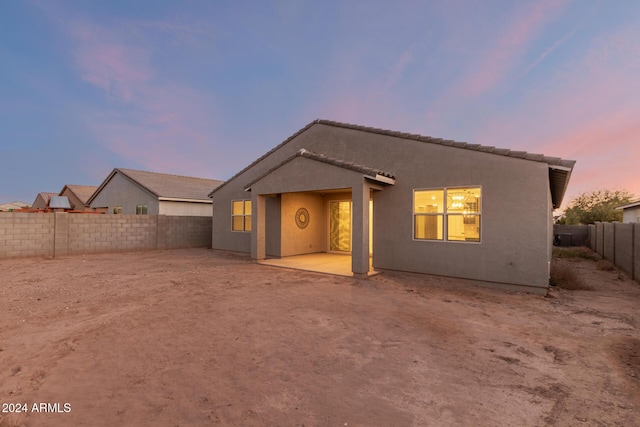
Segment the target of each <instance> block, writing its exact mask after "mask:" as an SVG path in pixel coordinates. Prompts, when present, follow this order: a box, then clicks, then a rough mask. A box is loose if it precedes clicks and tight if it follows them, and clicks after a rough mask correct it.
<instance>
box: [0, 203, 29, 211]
mask: <svg viewBox="0 0 640 427" xmlns="http://www.w3.org/2000/svg"><path fill="white" fill-rule="evenodd" d="M30 207H31V205H30V204H28V203H25V202H10V203H2V204H0V211H8V210H9V209H25V208H30Z"/></svg>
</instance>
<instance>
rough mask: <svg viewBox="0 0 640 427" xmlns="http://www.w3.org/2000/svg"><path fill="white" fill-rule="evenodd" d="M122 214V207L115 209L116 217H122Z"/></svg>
mask: <svg viewBox="0 0 640 427" xmlns="http://www.w3.org/2000/svg"><path fill="white" fill-rule="evenodd" d="M121 213H122V206H116V207H114V208H113V214H114V215H120V214H121Z"/></svg>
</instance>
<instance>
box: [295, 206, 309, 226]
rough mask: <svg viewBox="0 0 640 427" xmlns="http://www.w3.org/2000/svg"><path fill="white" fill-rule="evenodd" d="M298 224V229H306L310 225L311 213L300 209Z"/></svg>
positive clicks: (297, 215)
mask: <svg viewBox="0 0 640 427" xmlns="http://www.w3.org/2000/svg"><path fill="white" fill-rule="evenodd" d="M296 224H297V225H298V228H306V227H307V225H309V211H308V210H306V209H305V208H300V209H298V211H297V212H296Z"/></svg>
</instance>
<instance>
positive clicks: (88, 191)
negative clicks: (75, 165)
mask: <svg viewBox="0 0 640 427" xmlns="http://www.w3.org/2000/svg"><path fill="white" fill-rule="evenodd" d="M65 188H68V189H69V190H70V191H71V192H72V193H73V194H74V195H75V196H76V197H77V198H78V199H79V200H80V201H81V202H82V203H83V204H85V205H86V204H87V201H88V200H89V198H90V197H91V196H92V195H93V193H95V191H96V190H97V189H98V187H96V186H95V185H75V184H67V185H65V186H64V187H63V188H62V191H60V194H59V196H61V195H62V193H64V190H65Z"/></svg>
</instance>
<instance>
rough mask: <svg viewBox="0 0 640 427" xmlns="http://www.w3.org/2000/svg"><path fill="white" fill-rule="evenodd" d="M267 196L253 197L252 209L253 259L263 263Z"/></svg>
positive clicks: (257, 195)
mask: <svg viewBox="0 0 640 427" xmlns="http://www.w3.org/2000/svg"><path fill="white" fill-rule="evenodd" d="M266 203H267V202H266V196H261V195H259V194H256V195H254V196H253V197H252V203H251V205H252V209H251V215H252V219H251V229H252V231H251V258H253V259H255V260H257V261H262V260H264V259H265V253H266V244H267V243H266V229H265V227H266V213H265V212H266V209H265V205H266Z"/></svg>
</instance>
